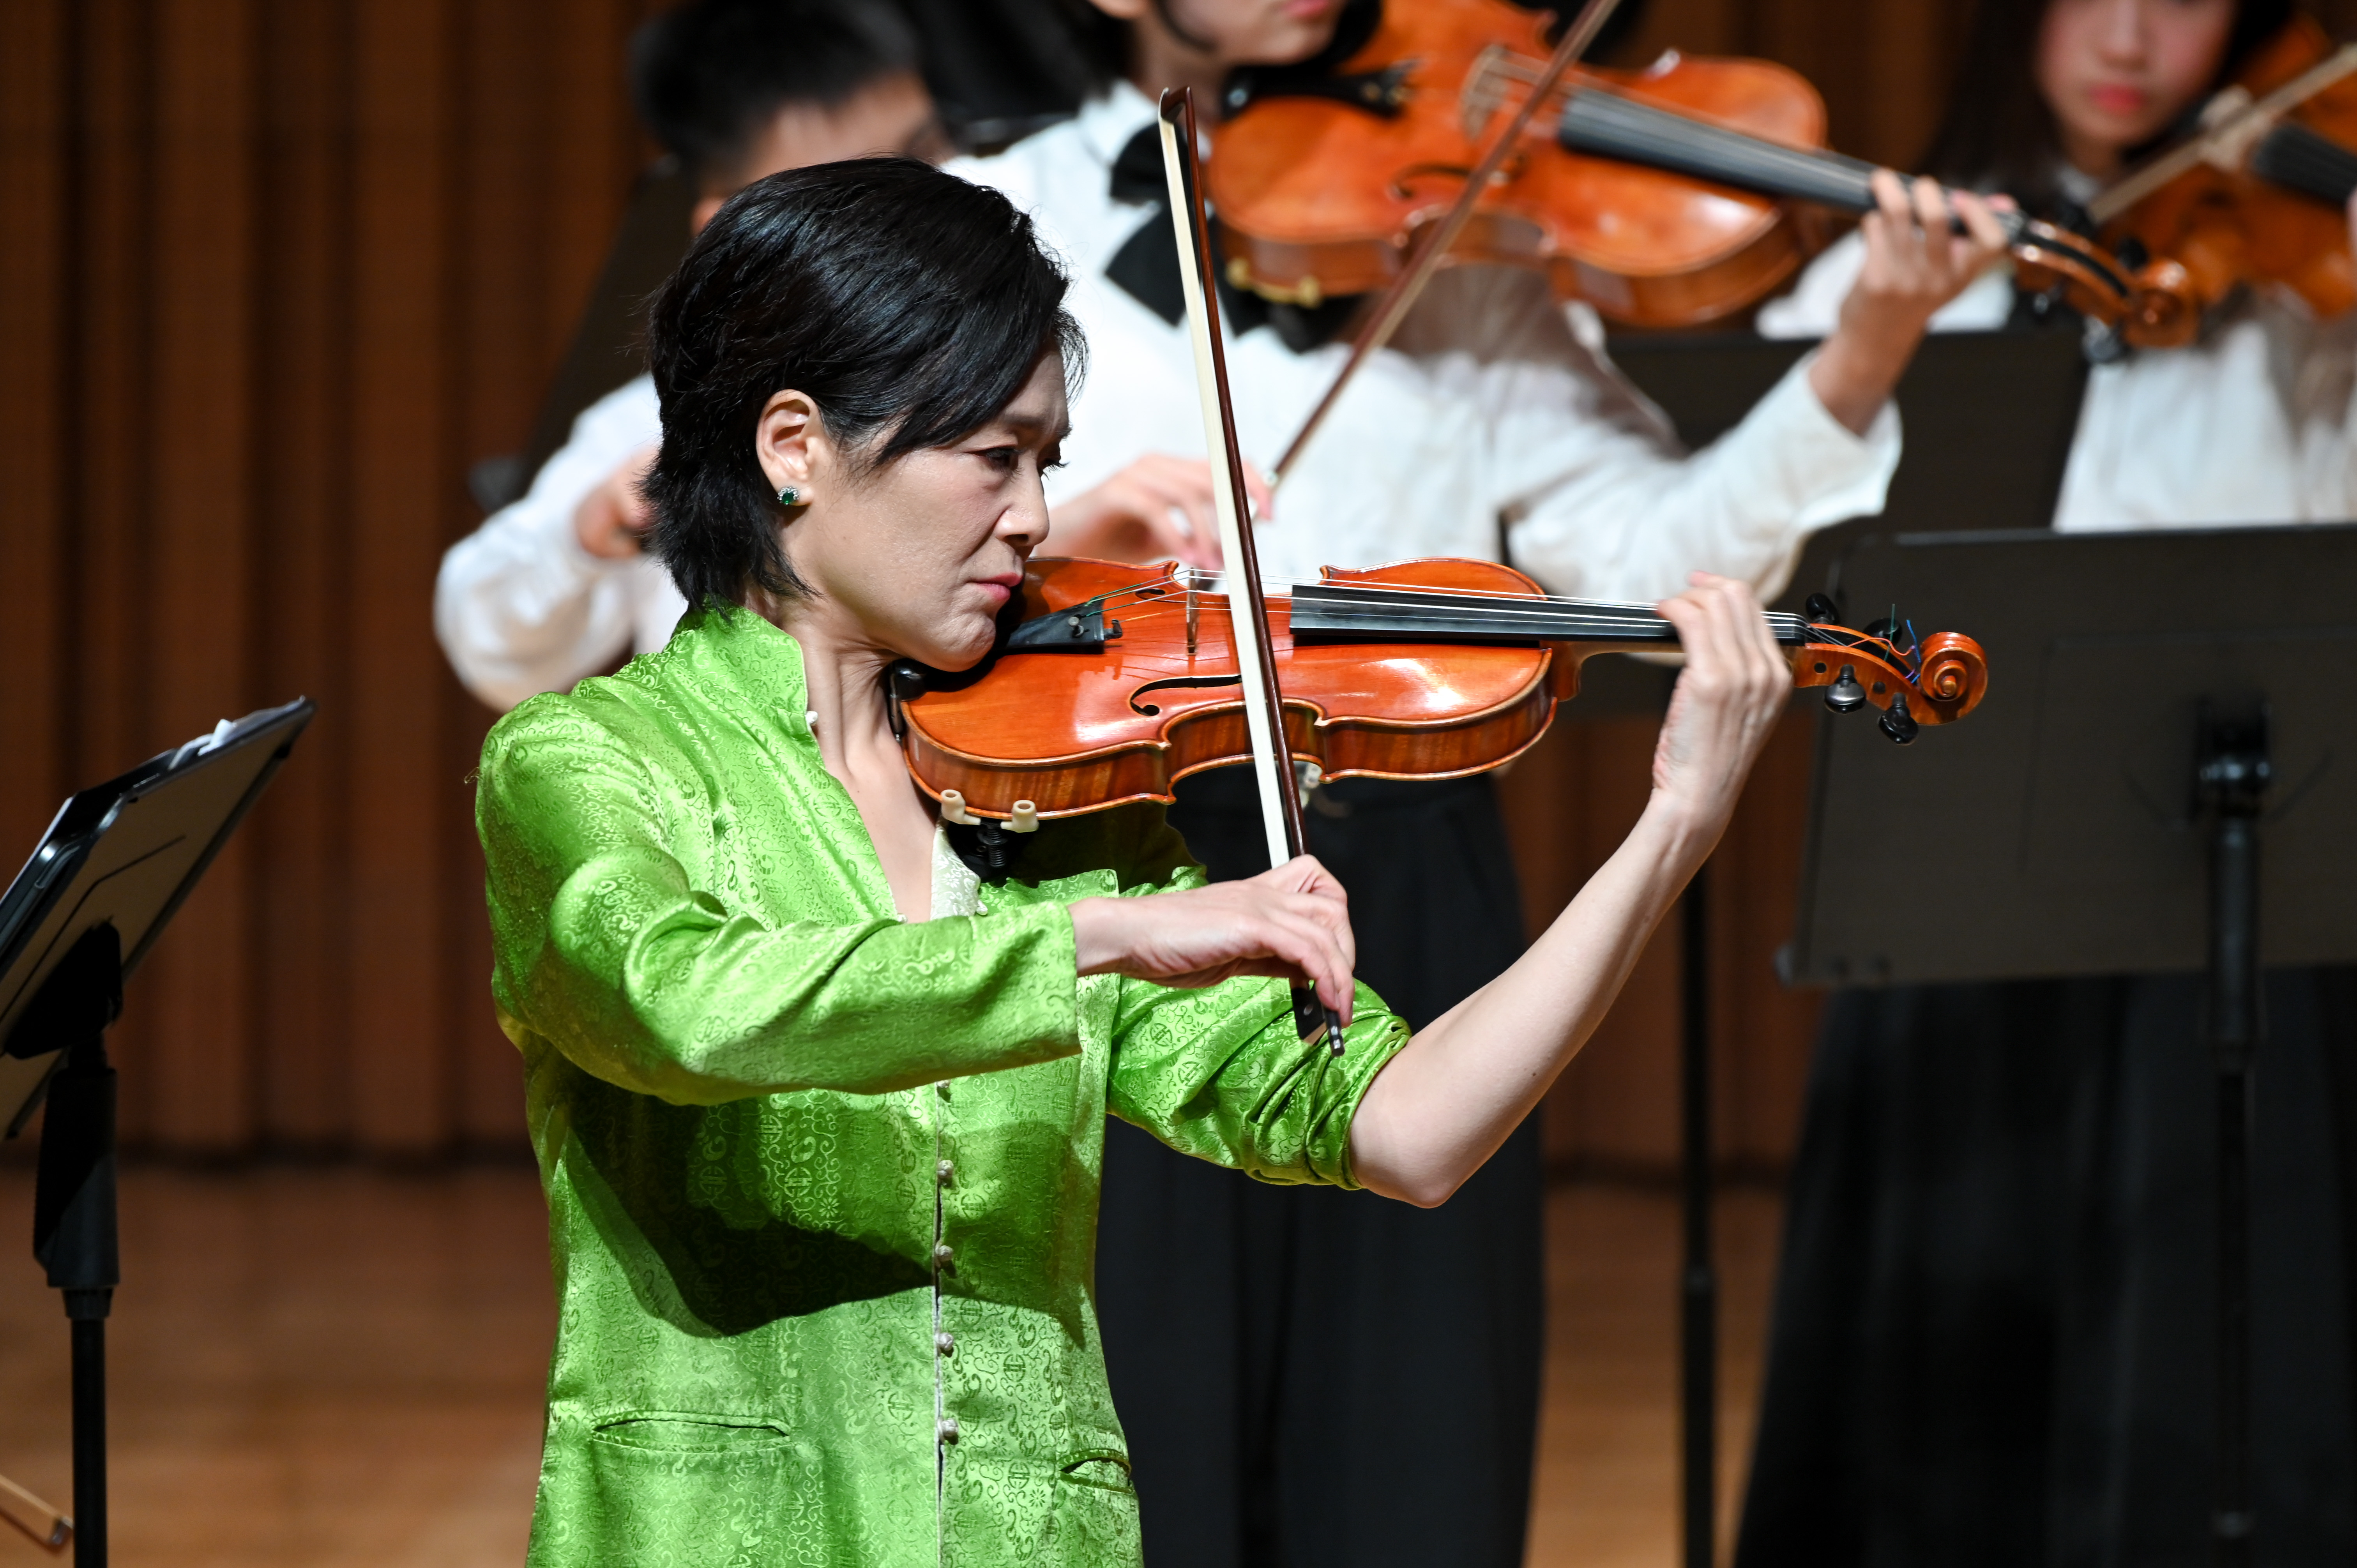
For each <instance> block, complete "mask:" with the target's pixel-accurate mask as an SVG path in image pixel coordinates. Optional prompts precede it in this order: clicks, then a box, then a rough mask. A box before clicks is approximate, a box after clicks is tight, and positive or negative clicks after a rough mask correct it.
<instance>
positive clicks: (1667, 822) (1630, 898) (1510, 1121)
mask: <svg viewBox="0 0 2357 1568" xmlns="http://www.w3.org/2000/svg"><path fill="white" fill-rule="evenodd" d="M1724 827H1725V822H1724V819H1720V820H1718V821H1717V822H1696V821H1695V820H1694V818H1693V815H1692V813H1691V812H1690V811H1688V810H1687V809H1686V808H1684V806H1682V805H1681V804H1679V803H1677V802H1676V801H1675V800H1674V799H1673V798H1671V797H1668V796H1665V795H1663V794H1662V793H1661V792H1659V791H1657V792H1656V793H1655V795H1654V797H1653V800H1652V802H1651V803H1650V804H1649V805H1648V806H1647V808H1646V811H1645V814H1644V815H1643V816H1642V817H1641V818H1640V819H1639V820H1638V823H1637V827H1636V829H1635V831H1634V832H1631V834H1630V835H1629V837H1628V839H1627V841H1626V842H1624V843H1622V844H1621V846H1620V850H1619V851H1618V853H1616V854H1614V855H1613V856H1612V858H1611V859H1610V860H1609V861H1607V862H1605V864H1604V865H1603V867H1602V868H1601V869H1600V870H1598V872H1597V874H1596V875H1594V876H1593V877H1591V878H1589V879H1588V882H1587V886H1585V887H1583V888H1581V889H1580V891H1579V896H1578V897H1576V898H1574V899H1573V900H1572V901H1571V903H1570V905H1569V906H1568V907H1567V908H1566V909H1565V910H1564V911H1563V913H1562V914H1561V915H1559V916H1557V917H1556V918H1555V923H1554V924H1553V925H1551V926H1550V927H1548V928H1547V930H1546V933H1545V934H1544V936H1542V937H1540V939H1539V940H1537V941H1536V942H1535V943H1534V944H1532V947H1531V949H1530V950H1529V951H1528V952H1526V953H1524V954H1523V957H1522V958H1521V960H1520V961H1517V962H1516V963H1515V964H1514V966H1513V967H1512V969H1509V970H1508V971H1507V972H1505V973H1503V974H1501V975H1500V976H1499V977H1498V978H1497V979H1495V980H1493V981H1491V983H1489V984H1487V985H1485V986H1483V987H1482V988H1481V989H1480V990H1479V991H1477V992H1475V993H1473V994H1472V995H1470V996H1469V997H1467V998H1466V999H1465V1000H1464V1001H1462V1002H1460V1003H1458V1004H1457V1005H1456V1006H1455V1007H1452V1008H1450V1009H1449V1010H1448V1012H1447V1013H1445V1014H1443V1015H1441V1016H1440V1017H1438V1018H1437V1019H1435V1020H1434V1021H1433V1022H1432V1023H1431V1024H1430V1025H1428V1026H1426V1027H1425V1028H1423V1029H1421V1030H1419V1031H1417V1033H1416V1035H1415V1038H1414V1039H1412V1040H1411V1041H1409V1042H1408V1044H1407V1046H1406V1047H1405V1049H1403V1050H1402V1051H1401V1052H1400V1054H1399V1055H1398V1056H1396V1057H1394V1058H1392V1061H1391V1064H1390V1065H1389V1066H1387V1067H1386V1068H1384V1069H1383V1072H1382V1073H1381V1074H1380V1075H1379V1076H1378V1077H1377V1078H1376V1079H1375V1081H1374V1082H1373V1083H1372V1085H1370V1086H1369V1087H1368V1090H1367V1094H1366V1098H1365V1099H1364V1100H1363V1101H1361V1103H1360V1106H1359V1112H1358V1115H1357V1117H1356V1119H1355V1120H1353V1122H1351V1168H1352V1172H1353V1174H1354V1175H1355V1176H1356V1177H1357V1178H1358V1180H1359V1182H1360V1183H1361V1185H1363V1186H1364V1187H1367V1188H1369V1189H1370V1190H1371V1191H1374V1192H1379V1193H1382V1194H1383V1196H1385V1197H1396V1198H1400V1199H1403V1200H1405V1201H1406V1202H1409V1203H1414V1204H1417V1205H1420V1206H1423V1207H1426V1208H1429V1207H1431V1206H1432V1205H1435V1204H1437V1203H1441V1202H1443V1201H1445V1200H1446V1199H1447V1198H1448V1197H1449V1195H1450V1194H1452V1193H1454V1192H1455V1191H1456V1190H1457V1188H1458V1187H1459V1186H1460V1185H1462V1184H1463V1182H1464V1181H1465V1179H1466V1178H1467V1177H1468V1176H1471V1175H1472V1174H1473V1173H1474V1172H1475V1171H1476V1170H1478V1169H1480V1166H1481V1164H1482V1162H1483V1161H1485V1160H1487V1159H1488V1158H1489V1157H1490V1156H1491V1155H1492V1154H1494V1153H1495V1152H1496V1151H1497V1149H1498V1146H1499V1145H1500V1144H1503V1143H1504V1142H1505V1141H1506V1137H1507V1135H1508V1134H1509V1133H1512V1131H1513V1130H1514V1128H1515V1127H1516V1126H1517V1125H1519V1124H1520V1123H1521V1122H1522V1120H1523V1117H1524V1116H1527V1115H1528V1114H1529V1113H1530V1112H1531V1109H1532V1107H1534V1106H1535V1105H1536V1104H1537V1103H1538V1102H1539V1100H1540V1098H1541V1097H1542V1096H1543V1095H1544V1094H1545V1093H1546V1091H1547V1089H1548V1087H1549V1086H1550V1085H1551V1084H1553V1083H1554V1082H1555V1077H1556V1075H1557V1074H1559V1073H1561V1072H1562V1070H1563V1069H1564V1066H1565V1064H1566V1063H1567V1062H1569V1061H1570V1060H1571V1058H1573V1057H1574V1056H1575V1055H1577V1053H1578V1050H1579V1047H1581V1046H1582V1045H1584V1044H1586V1043H1587V1037H1588V1036H1589V1035H1591V1034H1593V1033H1594V1032H1595V1030H1596V1026H1597V1024H1598V1022H1599V1021H1600V1020H1601V1019H1602V1018H1603V1016H1604V1014H1605V1011H1606V1010H1607V1009H1608V1008H1609V1007H1610V1006H1611V1004H1612V1001H1613V998H1614V997H1615V996H1617V995H1619V994H1620V987H1621V984H1622V983H1624V982H1625V981H1627V979H1628V978H1629V972H1630V971H1631V969H1633V968H1634V967H1635V966H1636V962H1637V958H1638V955H1639V954H1640V953H1641V952H1642V951H1643V950H1644V947H1645V943H1646V941H1647V940H1649V939H1650V938H1651V937H1652V933H1653V929H1654V928H1655V927H1656V926H1658V925H1659V924H1660V923H1661V919H1662V917H1663V915H1664V914H1665V913H1667V912H1668V910H1669V908H1670V906H1671V905H1672V904H1673V903H1674V902H1675V901H1676V899H1677V897H1678V894H1679V893H1680V892H1681V891H1682V890H1683V889H1684V887H1685V885H1686V883H1687V882H1688V880H1690V879H1691V878H1692V877H1693V875H1694V873H1695V868H1696V867H1698V866H1699V865H1701V864H1702V862H1703V860H1704V859H1705V857H1706V856H1707V855H1708V854H1710V851H1711V847H1712V845H1713V844H1715V843H1717V839H1718V836H1719V833H1720V832H1722V831H1723V829H1724Z"/></svg>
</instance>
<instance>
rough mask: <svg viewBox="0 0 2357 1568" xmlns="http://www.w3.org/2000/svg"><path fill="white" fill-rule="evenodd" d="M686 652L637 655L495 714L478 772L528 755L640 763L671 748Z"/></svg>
mask: <svg viewBox="0 0 2357 1568" xmlns="http://www.w3.org/2000/svg"><path fill="white" fill-rule="evenodd" d="M683 657H684V656H683V654H681V653H679V652H678V651H676V650H675V648H674V646H673V645H668V644H667V645H666V646H664V647H662V648H659V649H656V650H654V651H652V652H651V653H641V654H640V655H639V656H638V657H637V658H635V659H632V660H630V662H629V663H627V664H625V665H623V666H622V668H621V669H619V670H618V671H615V672H614V673H612V674H611V675H592V676H590V677H589V678H587V680H584V681H580V682H576V683H575V684H574V685H573V687H572V689H571V690H569V691H564V692H544V693H540V694H539V695H537V696H533V697H527V698H526V699H524V700H523V701H522V702H521V703H517V704H516V705H515V706H514V707H512V708H511V709H509V710H508V711H507V713H506V714H503V715H501V716H500V720H499V722H498V723H496V724H494V725H492V726H491V729H490V734H489V735H488V736H485V737H484V740H483V771H484V773H485V775H486V776H489V775H490V773H491V772H492V771H493V769H494V768H498V767H502V766H514V765H517V764H518V763H520V762H522V761H525V760H528V759H532V758H546V757H551V756H571V757H576V758H581V757H593V756H602V757H611V758H624V757H628V758H635V759H637V760H638V761H639V762H641V763H644V762H647V761H651V760H654V759H657V758H660V757H663V756H664V755H666V754H668V753H669V752H670V751H671V750H672V749H673V746H672V741H671V737H672V736H673V733H674V731H675V730H676V728H677V725H675V724H674V723H673V720H672V716H671V715H672V714H673V713H674V711H675V710H676V708H677V705H678V704H677V703H676V702H675V701H674V698H675V696H676V693H674V692H673V687H674V686H675V685H676V684H677V682H678V681H679V679H680V668H679V666H680V665H681V663H682V660H683Z"/></svg>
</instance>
